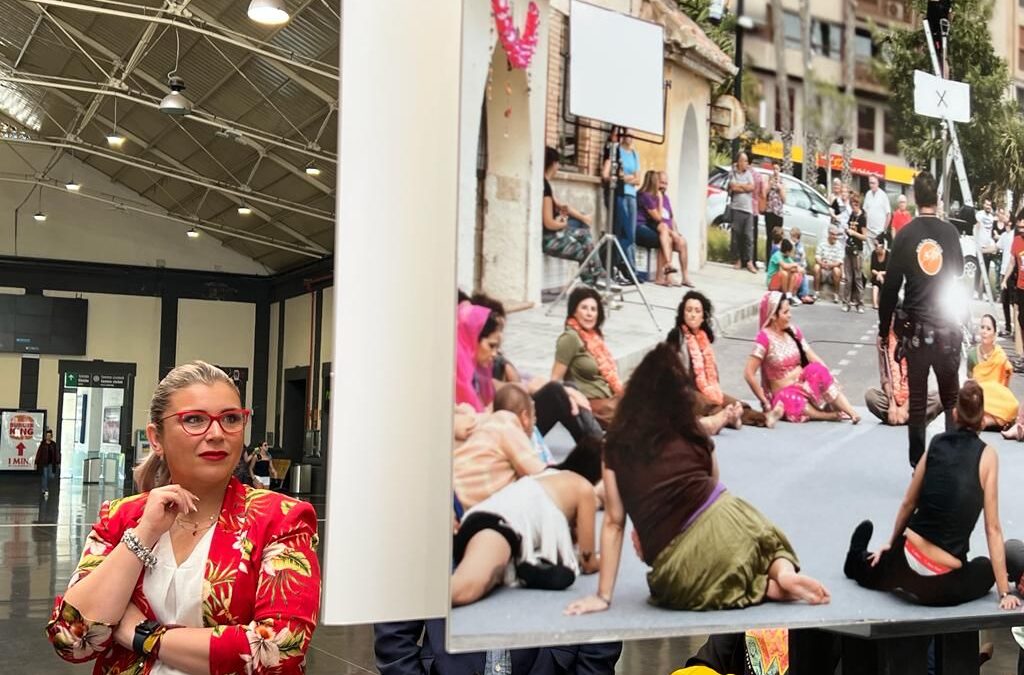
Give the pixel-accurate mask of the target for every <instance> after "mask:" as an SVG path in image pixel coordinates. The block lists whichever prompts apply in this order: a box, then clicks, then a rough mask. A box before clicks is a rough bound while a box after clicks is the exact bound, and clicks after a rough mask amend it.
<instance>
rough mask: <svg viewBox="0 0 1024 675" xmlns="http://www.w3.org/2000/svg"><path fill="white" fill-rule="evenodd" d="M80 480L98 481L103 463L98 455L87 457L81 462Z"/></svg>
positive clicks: (86, 481) (87, 481)
mask: <svg viewBox="0 0 1024 675" xmlns="http://www.w3.org/2000/svg"><path fill="white" fill-rule="evenodd" d="M82 467H83V468H82V482H83V483H99V482H100V473H101V472H102V470H103V463H102V461H101V460H100V458H99V457H89V458H88V459H86V460H85V462H84V463H83V464H82Z"/></svg>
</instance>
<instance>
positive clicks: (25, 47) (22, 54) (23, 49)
mask: <svg viewBox="0 0 1024 675" xmlns="http://www.w3.org/2000/svg"><path fill="white" fill-rule="evenodd" d="M42 22H43V15H42V14H40V15H39V16H37V17H36V22H35V23H34V24H32V30H31V31H30V32H29V34H28V37H27V38H25V43H24V44H22V45H21V51H19V52H18V58H16V59H14V67H15V68H17V67H18V66H19V65H20V64H21V60H22V59H23V58H25V52H27V51H28V46H29V45H30V44H32V38H34V37H35V36H36V31H37V30H39V24H41V23H42Z"/></svg>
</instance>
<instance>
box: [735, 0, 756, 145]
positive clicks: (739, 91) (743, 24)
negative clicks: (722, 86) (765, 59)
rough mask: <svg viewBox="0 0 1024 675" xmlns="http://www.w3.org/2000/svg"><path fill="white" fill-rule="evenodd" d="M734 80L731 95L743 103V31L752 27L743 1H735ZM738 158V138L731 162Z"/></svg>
mask: <svg viewBox="0 0 1024 675" xmlns="http://www.w3.org/2000/svg"><path fill="white" fill-rule="evenodd" d="M736 16H737V17H738V18H737V21H736V55H735V63H736V78H735V80H734V81H733V86H732V95H733V96H735V97H736V100H737V101H740V103H742V102H743V31H744V30H747V26H750V27H753V22H752V21H751V20H750V19H749V18H748V17H746V16H743V0H736ZM739 156H740V139H739V136H737V137H736V138H734V139H732V161H733V162H735V161H736V160H737V159H739Z"/></svg>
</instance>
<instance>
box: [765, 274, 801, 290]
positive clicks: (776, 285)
mask: <svg viewBox="0 0 1024 675" xmlns="http://www.w3.org/2000/svg"><path fill="white" fill-rule="evenodd" d="M792 278H793V276H792V275H791V276H790V279H792ZM803 280H804V275H803V274H800V273H799V272H797V274H796V285H797V286H799V285H800V284H802V283H803ZM768 290H769V291H781V292H783V293H788V292H789V291H787V290H786V289H785V288H783V287H782V275H781V274H779V273H778V272H776V273H775V274H773V275H772V278H771V280H769V281H768Z"/></svg>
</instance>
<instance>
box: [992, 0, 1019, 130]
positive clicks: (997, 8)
mask: <svg viewBox="0 0 1024 675" xmlns="http://www.w3.org/2000/svg"><path fill="white" fill-rule="evenodd" d="M989 26H990V30H991V33H992V46H993V48H995V51H996V54H998V55H999V56H1001V57H1002V58H1003V59H1004V60H1005V61H1006V64H1007V66H1009V69H1010V80H1011V85H1010V86H1011V91H1010V92H1009V94H1010V95H1011V96H1013V97H1014V98H1016V99H1017V104H1018V105H1019V106H1020V108H1021V111H1022V112H1024V0H1001V1H1000V2H996V3H994V4H993V6H992V20H991V22H990V24H989Z"/></svg>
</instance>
